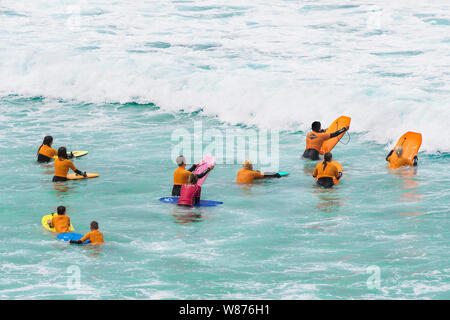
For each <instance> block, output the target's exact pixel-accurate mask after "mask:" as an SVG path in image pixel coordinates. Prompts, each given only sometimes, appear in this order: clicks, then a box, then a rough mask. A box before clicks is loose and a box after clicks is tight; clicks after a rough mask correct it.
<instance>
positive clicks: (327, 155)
mask: <svg viewBox="0 0 450 320" xmlns="http://www.w3.org/2000/svg"><path fill="white" fill-rule="evenodd" d="M331 159H333V155H332V154H331V152H327V153H325V154H324V155H323V162H322V164H323V170H325V168H326V167H327V163H328V162H330V161H331Z"/></svg>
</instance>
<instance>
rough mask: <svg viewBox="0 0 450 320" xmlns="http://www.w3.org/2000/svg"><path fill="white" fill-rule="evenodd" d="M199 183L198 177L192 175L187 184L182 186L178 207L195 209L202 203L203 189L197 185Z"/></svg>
mask: <svg viewBox="0 0 450 320" xmlns="http://www.w3.org/2000/svg"><path fill="white" fill-rule="evenodd" d="M197 181H198V178H197V176H196V175H195V174H193V173H191V174H190V175H189V178H188V182H187V184H184V185H182V186H181V190H180V199H178V202H177V204H178V205H180V206H188V207H193V206H195V205H196V204H198V203H199V202H200V194H201V192H202V187H200V186H199V185H197Z"/></svg>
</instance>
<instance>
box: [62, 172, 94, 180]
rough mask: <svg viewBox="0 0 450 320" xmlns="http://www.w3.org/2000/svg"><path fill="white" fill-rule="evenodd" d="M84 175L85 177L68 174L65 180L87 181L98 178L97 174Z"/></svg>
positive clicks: (88, 173)
mask: <svg viewBox="0 0 450 320" xmlns="http://www.w3.org/2000/svg"><path fill="white" fill-rule="evenodd" d="M86 174H87V177H83V176H81V175H78V174H76V173H69V174H68V175H67V180H79V179H89V178H97V177H98V176H99V174H98V173H91V172H86Z"/></svg>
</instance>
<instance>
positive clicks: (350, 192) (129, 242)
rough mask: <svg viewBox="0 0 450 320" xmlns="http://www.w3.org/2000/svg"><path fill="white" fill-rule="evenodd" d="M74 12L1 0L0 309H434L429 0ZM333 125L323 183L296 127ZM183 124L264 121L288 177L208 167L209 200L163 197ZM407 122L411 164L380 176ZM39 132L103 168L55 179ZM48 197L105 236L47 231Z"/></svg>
mask: <svg viewBox="0 0 450 320" xmlns="http://www.w3.org/2000/svg"><path fill="white" fill-rule="evenodd" d="M69 4H70V3H69ZM70 8H71V9H70V10H69V9H68V3H67V2H64V1H61V2H56V4H52V5H48V4H45V2H41V1H36V2H33V4H30V6H27V7H23V6H20V5H19V4H16V3H15V2H13V1H5V2H4V3H3V1H2V3H1V4H0V17H1V19H2V20H1V21H2V23H1V24H0V26H1V28H0V36H1V40H2V41H3V43H4V44H5V46H4V47H3V48H1V49H0V76H1V78H0V79H1V80H0V81H1V88H0V137H1V141H2V143H1V144H0V170H1V172H2V174H1V177H2V183H1V184H0V195H1V197H0V239H1V243H2V246H0V270H1V274H2V277H1V278H0V298H1V299H19V298H22V299H76V298H81V299H117V298H118V299H129V298H132V299H378V298H393V299H400V298H406V299H449V298H450V293H449V292H450V277H449V271H450V269H449V261H450V254H449V250H448V244H449V242H450V233H449V232H448V230H449V227H450V226H449V222H448V221H449V205H450V191H449V190H450V177H449V173H450V154H449V152H450V145H449V142H448V141H449V140H448V136H449V135H448V128H447V127H446V125H447V124H448V121H447V120H448V119H449V117H450V113H449V104H448V101H449V99H448V97H449V92H450V90H449V87H448V86H449V84H448V83H449V82H448V80H449V73H448V63H449V57H448V52H449V51H448V50H446V48H448V43H449V42H448V40H449V38H448V36H446V34H448V32H445V31H446V30H448V27H449V24H448V19H449V18H448V17H449V12H450V11H449V8H448V5H446V4H445V2H439V1H435V2H430V3H429V4H427V5H421V6H420V7H415V8H412V7H410V5H409V4H408V3H406V2H399V4H396V5H391V4H389V3H388V2H386V3H384V2H380V4H378V5H376V6H375V5H373V4H370V3H366V2H363V1H360V2H356V1H347V2H345V3H342V4H339V5H336V4H333V5H330V3H328V2H325V1H308V2H300V4H299V3H298V2H295V3H294V2H291V1H275V2H274V3H273V4H272V6H268V5H266V4H264V3H263V2H260V1H255V2H253V3H252V4H251V5H250V4H249V3H248V2H244V1H237V2H236V4H235V5H233V6H230V5H227V4H225V3H224V2H221V1H209V2H208V3H207V4H206V2H205V3H203V2H201V3H200V2H198V3H197V2H182V1H170V2H169V1H168V2H167V3H164V4H161V3H159V2H152V1H149V2H143V3H142V4H140V5H134V6H131V5H125V4H120V3H109V2H104V1H93V2H92V3H91V2H90V3H89V4H87V3H86V4H83V6H81V7H80V8H79V9H80V10H78V9H77V8H75V9H77V10H74V8H73V7H70ZM74 11H75V12H78V11H79V12H80V15H79V16H73V12H74ZM119 13H120V14H119ZM71 15H72V16H71ZM80 17H81V18H80ZM131 17H133V19H131ZM72 18H73V21H75V22H76V21H77V20H76V19H78V18H80V20H79V21H80V24H76V23H75V24H74V22H73V21H72V20H70V19H72ZM68 19H69V20H68ZM68 21H69V22H70V23H68ZM406 26H407V27H408V28H406ZM418 38H420V41H419V40H418ZM355 61H358V64H357V65H355ZM332 75H333V76H332ZM341 114H346V115H349V116H352V127H351V133H350V134H351V136H350V139H349V138H348V137H347V136H346V137H344V138H343V142H344V143H347V144H346V145H344V144H338V145H337V146H336V148H335V149H334V150H333V155H334V158H335V159H336V160H338V161H340V162H341V164H342V165H343V167H344V178H343V180H342V182H341V183H340V184H339V185H338V186H336V187H335V188H333V189H331V190H324V189H320V188H318V187H316V186H315V184H314V179H313V178H312V177H311V173H312V169H313V166H314V164H312V163H308V162H304V161H302V160H300V155H301V153H302V152H303V149H304V141H305V134H306V131H307V129H308V127H309V125H310V123H311V121H313V120H322V122H323V123H324V124H326V123H329V122H331V121H332V120H334V119H335V118H337V117H338V116H339V115H341ZM199 122H201V124H202V127H203V132H206V131H208V130H212V129H214V130H217V131H218V132H219V133H222V134H223V135H224V134H225V132H226V131H227V130H237V132H238V133H244V134H245V132H247V131H246V130H255V131H256V132H259V130H262V129H263V128H269V129H277V130H279V148H278V149H277V150H278V155H279V169H280V170H281V171H288V172H291V174H290V175H289V177H286V178H281V179H274V180H270V181H265V182H262V183H257V184H255V185H254V186H252V187H250V188H243V187H239V186H237V185H236V183H235V182H234V180H235V177H236V172H237V171H238V170H239V168H240V163H239V162H238V161H235V162H233V163H228V164H227V163H219V164H217V165H216V168H215V169H214V170H213V172H212V173H211V175H210V176H209V177H208V179H207V180H206V182H205V184H204V185H203V191H202V198H203V199H209V200H218V201H223V202H224V204H223V205H220V206H218V207H213V208H195V209H180V208H178V207H176V206H173V205H169V204H164V203H161V202H159V201H158V198H159V197H162V196H167V195H170V191H171V187H172V172H173V170H174V169H175V166H174V164H173V162H172V152H173V150H174V148H176V146H177V141H174V140H173V139H172V137H173V134H174V132H178V131H177V130H180V129H181V130H186V132H188V133H190V134H193V133H194V127H195V125H196V123H199ZM407 130H413V131H419V132H421V133H422V134H423V138H424V141H423V145H422V148H421V152H420V153H419V166H418V168H416V169H405V170H397V171H389V170H388V169H387V168H386V164H385V161H384V157H385V155H386V153H387V152H388V151H389V149H390V148H391V147H392V146H393V144H394V143H395V141H396V140H397V139H398V137H399V136H400V135H401V134H402V133H404V132H405V131H407ZM48 134H51V135H53V137H54V139H55V141H54V146H55V147H59V146H66V147H67V148H68V150H88V151H89V154H88V155H87V156H85V157H83V158H80V159H77V160H75V165H76V166H77V167H78V168H79V169H81V170H83V171H89V172H96V173H99V174H100V177H99V178H97V179H90V180H82V181H72V182H67V183H62V184H54V183H52V182H51V178H52V174H53V170H52V166H51V165H48V166H46V165H39V164H37V163H36V162H35V153H36V150H37V148H38V147H39V145H40V143H41V141H42V138H43V137H44V136H45V135H48ZM192 160H193V161H198V160H200V159H199V158H195V157H194V159H192ZM255 167H257V168H259V167H261V165H260V164H259V163H256V164H255ZM59 205H65V206H66V207H67V208H68V215H69V216H70V218H71V220H72V223H73V224H74V226H75V229H76V231H77V232H80V233H85V232H88V231H89V230H88V229H89V223H90V222H91V221H92V220H96V221H98V222H99V224H100V229H101V231H102V232H103V233H104V235H105V240H106V244H105V245H104V246H102V247H101V248H92V247H89V246H86V247H79V246H69V245H67V244H66V243H63V242H60V241H58V240H57V239H56V237H55V236H54V235H52V234H49V233H48V232H46V231H45V230H44V229H43V228H42V226H41V218H42V216H43V215H45V214H48V213H50V212H52V211H54V210H55V208H56V207H57V206H59ZM73 270H79V272H80V273H79V276H80V277H79V279H80V282H79V286H74V284H73V283H74V282H73V275H74V274H73V273H72V272H73ZM374 270H378V271H379V287H377V286H375V287H374V286H373V283H372V282H370V279H373V275H374V273H377V272H374ZM368 280H369V285H368V283H367V282H368Z"/></svg>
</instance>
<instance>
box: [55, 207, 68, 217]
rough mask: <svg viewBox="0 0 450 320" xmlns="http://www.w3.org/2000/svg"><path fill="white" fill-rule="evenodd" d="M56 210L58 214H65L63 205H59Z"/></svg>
mask: <svg viewBox="0 0 450 320" xmlns="http://www.w3.org/2000/svg"><path fill="white" fill-rule="evenodd" d="M56 211H57V212H58V215H63V214H66V207H64V206H59V207H58V208H57V209H56Z"/></svg>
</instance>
